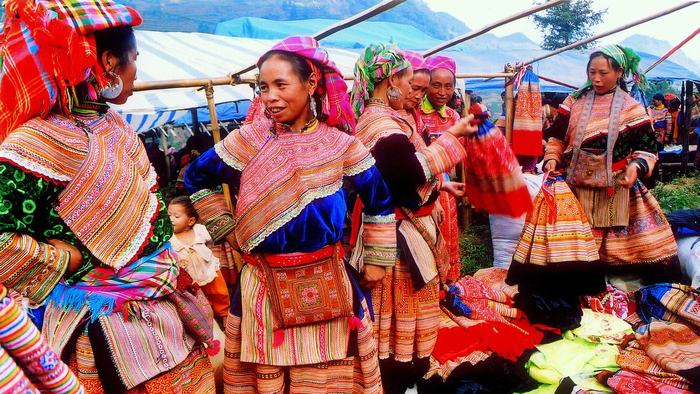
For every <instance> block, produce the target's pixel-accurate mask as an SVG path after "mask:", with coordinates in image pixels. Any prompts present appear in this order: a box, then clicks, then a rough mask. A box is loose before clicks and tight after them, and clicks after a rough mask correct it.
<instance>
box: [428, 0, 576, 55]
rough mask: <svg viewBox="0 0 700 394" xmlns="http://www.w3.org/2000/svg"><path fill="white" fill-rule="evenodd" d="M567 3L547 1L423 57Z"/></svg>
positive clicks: (440, 45) (557, 0) (435, 49)
mask: <svg viewBox="0 0 700 394" xmlns="http://www.w3.org/2000/svg"><path fill="white" fill-rule="evenodd" d="M565 1H569V0H552V1H547V2H545V3H542V4H539V5H536V6H534V7H531V8H528V9H527V10H524V11H520V12H518V13H516V14H513V15H511V16H509V17H507V18H503V19H500V20H498V21H496V22H494V23H491V24H490V25H486V26H484V27H482V28H480V29H478V30H474V31H471V32H469V33H467V34H463V35H461V36H459V37H455V38H453V39H451V40H449V41H445V42H443V43H441V44H439V45H437V46H435V47H433V48H430V49H428V50H427V51H424V52H423V56H430V55H432V54H435V53H438V52H440V51H442V50H445V49H447V48H450V47H453V46H455V45H457V44H460V43H462V42H464V41H467V40H471V39H472V38H475V37H478V36H480V35H482V34H484V33H487V32H489V31H491V30H493V29H495V28H497V27H499V26H503V25H505V24H508V23H510V22H513V21H516V20H518V19H521V18H524V17H526V16H530V15H532V14H535V13H537V12H540V11H542V10H546V9H547V8H551V7H554V6H556V5H559V4H561V3H563V2H565Z"/></svg>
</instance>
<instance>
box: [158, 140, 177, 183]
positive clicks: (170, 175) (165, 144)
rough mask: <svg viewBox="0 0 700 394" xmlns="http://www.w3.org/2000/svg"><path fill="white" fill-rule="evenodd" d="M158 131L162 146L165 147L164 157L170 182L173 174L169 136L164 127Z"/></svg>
mask: <svg viewBox="0 0 700 394" xmlns="http://www.w3.org/2000/svg"><path fill="white" fill-rule="evenodd" d="M158 131H159V132H160V145H161V146H162V147H163V156H165V171H166V173H167V174H168V181H170V179H172V178H171V177H172V175H173V174H171V173H170V157H168V148H169V146H168V135H167V132H166V131H165V128H164V127H158Z"/></svg>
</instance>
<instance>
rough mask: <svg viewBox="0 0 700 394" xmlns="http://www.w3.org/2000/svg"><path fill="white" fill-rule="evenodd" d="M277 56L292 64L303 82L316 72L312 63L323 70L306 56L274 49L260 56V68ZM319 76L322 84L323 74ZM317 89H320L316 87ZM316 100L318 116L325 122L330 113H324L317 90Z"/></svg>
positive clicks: (314, 96) (314, 95)
mask: <svg viewBox="0 0 700 394" xmlns="http://www.w3.org/2000/svg"><path fill="white" fill-rule="evenodd" d="M273 57H276V58H279V59H282V60H284V61H286V62H287V63H289V64H291V65H292V69H293V70H294V72H295V73H296V74H297V76H298V77H299V79H300V80H301V81H302V82H308V81H309V78H310V77H311V74H312V73H313V72H314V70H313V69H312V68H311V64H312V63H313V65H314V66H316V68H317V69H318V70H321V66H320V65H319V64H318V63H317V62H316V61H314V60H310V59H307V58H305V57H302V56H300V55H297V54H296V53H292V52H286V51H279V50H274V51H268V52H266V53H265V54H264V55H262V56H261V57H260V60H258V68H260V67H262V65H263V63H265V62H266V61H268V60H269V59H271V58H273ZM317 77H318V84H319V86H321V85H322V84H323V83H324V82H323V75H317ZM316 90H317V91H318V90H319V89H316ZM312 97H313V99H314V102H315V104H316V109H317V114H316V118H318V120H320V121H321V122H325V121H326V120H328V115H327V114H324V113H323V111H322V108H323V100H322V97H321V95H320V94H318V93H317V92H314V93H313V95H312Z"/></svg>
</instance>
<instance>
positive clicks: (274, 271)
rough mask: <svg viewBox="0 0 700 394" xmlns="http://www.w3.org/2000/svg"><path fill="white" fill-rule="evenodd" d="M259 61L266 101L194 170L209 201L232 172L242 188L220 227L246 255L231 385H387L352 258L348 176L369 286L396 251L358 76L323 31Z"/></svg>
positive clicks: (203, 199) (229, 346) (203, 201)
mask: <svg viewBox="0 0 700 394" xmlns="http://www.w3.org/2000/svg"><path fill="white" fill-rule="evenodd" d="M258 69H259V71H260V74H259V79H258V86H259V88H260V103H261V105H262V106H263V107H261V108H260V109H261V111H258V112H256V116H255V117H254V118H252V119H249V121H248V122H247V123H246V124H244V125H243V126H242V127H241V128H240V129H238V130H236V131H234V132H232V133H231V134H229V135H228V136H227V137H226V138H225V139H224V140H223V141H221V142H220V143H218V144H217V145H215V146H214V148H213V149H210V150H208V151H206V152H204V153H203V154H202V155H201V156H200V157H199V158H198V159H197V161H195V162H194V163H192V165H190V168H189V169H188V170H187V172H186V173H185V187H186V188H187V190H188V191H189V192H191V193H195V194H194V195H193V196H192V199H193V201H195V207H197V209H198V210H199V209H200V208H204V207H206V206H207V205H209V206H211V204H212V202H211V201H210V199H213V198H216V196H220V195H217V194H215V193H211V192H210V190H211V189H213V188H215V187H216V186H217V185H219V184H221V183H222V182H224V183H227V184H228V185H229V186H230V187H231V190H232V192H233V193H232V194H234V195H237V198H236V201H235V204H234V205H235V215H234V216H235V219H234V216H230V215H224V216H221V217H220V218H219V220H218V221H215V222H216V223H218V226H217V227H218V229H213V230H210V233H211V234H212V237H213V238H214V239H215V240H216V239H217V238H222V237H223V236H226V234H228V238H227V239H228V240H229V241H230V242H233V243H235V244H237V245H239V247H240V249H241V250H242V252H243V255H244V259H245V262H246V264H245V265H244V266H243V268H242V270H241V272H240V276H239V278H240V280H239V283H238V288H237V289H236V291H235V292H234V294H233V298H232V300H231V313H230V315H229V317H228V319H227V327H226V337H227V339H226V359H225V361H224V384H225V390H226V392H227V393H237V392H240V393H251V392H260V393H281V392H292V393H301V392H304V393H326V392H333V393H379V392H381V380H380V376H379V366H378V360H377V356H376V346H375V342H374V340H373V338H372V321H371V318H370V315H369V312H368V306H367V304H366V302H365V298H364V295H363V293H362V291H361V288H360V286H359V283H358V281H357V280H356V278H355V277H354V275H356V274H357V273H354V274H353V273H351V271H349V270H346V266H345V265H344V263H343V255H342V251H343V248H342V245H341V244H340V241H341V239H342V235H343V221H344V218H345V213H346V210H347V207H346V204H345V201H346V200H345V191H344V189H343V187H342V186H343V181H344V180H346V181H349V182H350V183H352V184H353V185H354V187H355V188H356V189H357V190H358V192H359V196H360V198H361V200H362V202H363V203H364V206H365V210H364V215H363V219H364V224H363V226H364V238H363V240H364V245H365V265H364V270H363V272H362V276H361V278H359V279H360V281H361V282H362V283H363V284H364V285H365V286H367V287H371V286H373V285H374V284H375V283H377V282H380V281H381V280H382V278H383V277H384V272H385V267H386V266H389V265H392V264H393V263H394V256H395V255H396V236H395V232H396V227H395V226H396V225H395V219H394V209H393V205H391V199H390V196H389V190H388V189H387V187H386V184H385V183H384V181H383V180H382V177H381V175H380V174H379V171H378V170H377V169H376V167H375V166H374V159H373V158H372V156H371V155H370V153H369V151H368V150H367V149H366V148H365V147H364V146H363V145H362V143H361V142H360V141H358V140H357V139H356V138H355V137H352V136H351V135H349V134H348V133H351V132H352V131H353V129H354V124H355V121H354V116H353V113H352V109H351V107H350V102H349V100H348V96H347V86H346V84H345V82H344V81H343V78H342V74H341V73H340V71H339V70H338V69H337V67H336V66H335V64H334V63H333V62H332V61H331V60H330V59H329V58H328V53H327V52H326V51H325V50H324V49H323V48H320V47H319V45H318V42H317V41H316V40H315V39H313V38H311V37H289V38H286V39H284V40H283V41H281V42H279V43H278V44H276V45H275V46H274V47H273V48H272V49H271V50H270V51H268V52H267V53H265V54H264V55H262V57H260V59H259V60H258ZM341 130H342V131H341ZM358 276H359V275H358Z"/></svg>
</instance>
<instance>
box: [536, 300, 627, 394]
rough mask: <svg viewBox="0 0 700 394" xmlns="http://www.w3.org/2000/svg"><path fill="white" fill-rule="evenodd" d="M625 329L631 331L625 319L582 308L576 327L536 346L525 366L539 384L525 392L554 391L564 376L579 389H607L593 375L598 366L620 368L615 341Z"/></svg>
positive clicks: (617, 340) (611, 368)
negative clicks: (579, 320) (554, 340)
mask: <svg viewBox="0 0 700 394" xmlns="http://www.w3.org/2000/svg"><path fill="white" fill-rule="evenodd" d="M628 333H632V329H631V327H630V325H629V324H627V323H626V322H625V321H623V320H621V319H618V318H616V317H614V316H612V315H606V314H602V313H598V312H593V311H591V310H590V309H586V310H584V313H583V317H582V319H581V326H580V327H578V328H576V329H574V330H570V331H567V332H565V333H564V335H563V338H562V339H561V340H559V341H556V342H552V343H547V344H543V345H538V346H537V350H538V351H537V352H535V353H534V354H533V355H532V356H531V357H530V359H529V360H528V362H527V363H526V364H525V367H526V368H527V370H528V373H529V374H530V376H531V377H532V378H533V379H534V380H536V381H538V382H540V383H542V384H541V385H540V386H539V387H538V388H537V389H535V390H533V391H530V392H528V394H544V393H554V392H555V391H556V389H557V387H558V386H559V382H560V381H561V380H562V379H564V378H565V377H567V376H568V377H570V378H571V380H573V381H574V383H576V385H577V386H578V387H580V388H582V389H585V390H589V391H602V392H611V390H610V389H609V388H608V387H606V386H604V385H602V384H600V383H598V381H597V380H596V379H595V375H596V374H597V373H598V372H600V371H602V370H607V371H613V372H614V371H618V370H619V369H620V367H619V365H618V364H617V356H618V354H619V350H618V347H617V344H619V343H621V341H622V339H623V337H624V336H625V335H626V334H628Z"/></svg>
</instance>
